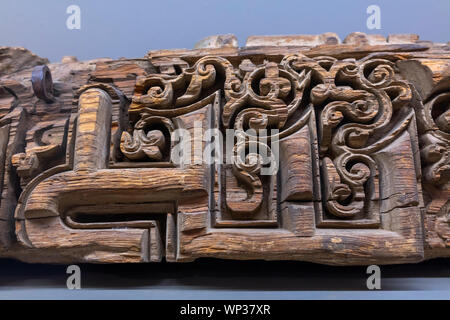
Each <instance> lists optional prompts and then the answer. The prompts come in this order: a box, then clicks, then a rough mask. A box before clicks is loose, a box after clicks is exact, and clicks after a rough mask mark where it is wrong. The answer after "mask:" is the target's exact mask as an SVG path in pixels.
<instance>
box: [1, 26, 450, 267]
mask: <svg viewBox="0 0 450 320" xmlns="http://www.w3.org/2000/svg"><path fill="white" fill-rule="evenodd" d="M355 37H356V35H355ZM355 37H353V38H355ZM364 37H365V35H363V34H358V37H357V38H355V39H357V40H358V39H359V40H358V41H355V40H354V39H353V38H352V37H349V38H348V39H347V40H346V41H347V43H346V44H342V45H341V44H340V43H339V42H340V40H339V39H338V38H337V37H335V36H331V35H328V36H327V37H323V36H320V37H319V36H316V37H313V38H308V39H309V40H308V42H307V45H302V46H299V47H294V48H291V47H283V46H282V45H281V46H280V47H273V46H267V47H266V46H265V45H264V44H265V43H266V42H267V41H269V42H270V41H278V42H279V43H281V44H283V43H284V42H283V41H281V40H282V39H281V40H280V39H278V40H277V39H275V38H276V37H275V38H274V39H275V40H274V39H272V38H270V37H269V38H261V39H259V38H255V39H253V40H252V41H255V43H256V42H258V43H260V42H261V43H262V44H261V45H260V46H250V45H249V46H247V47H245V48H242V49H239V48H237V47H235V46H227V47H226V48H225V47H224V48H222V47H220V46H219V47H211V48H210V47H205V48H203V47H199V48H196V49H195V50H191V51H190V50H173V51H170V50H168V51H155V52H151V53H149V54H148V56H147V57H146V59H121V60H117V61H116V60H102V61H93V62H89V63H86V64H83V63H78V62H76V61H75V62H70V63H69V64H70V65H71V66H70V68H74V67H75V65H79V66H78V67H77V68H78V69H76V71H73V72H70V73H69V72H67V69H65V68H69V67H68V66H64V64H63V65H58V66H53V65H49V66H38V67H36V68H35V69H34V70H32V69H31V68H29V69H27V70H26V71H21V72H23V74H22V73H20V74H18V75H13V76H12V78H11V79H10V78H8V79H3V78H0V81H1V82H0V84H1V85H2V86H1V87H0V88H1V91H0V111H1V116H2V118H0V166H1V168H2V171H1V174H2V176H1V177H0V178H2V179H1V181H2V182H1V183H2V184H0V187H1V191H2V199H1V202H0V204H1V210H2V211H1V214H2V215H1V216H0V236H1V237H0V239H2V241H3V242H0V243H1V245H0V255H3V253H2V252H6V250H7V249H6V248H8V247H11V248H14V252H15V253H13V254H12V256H14V255H16V256H17V257H18V258H19V259H22V260H26V261H40V262H63V263H66V262H102V263H104V262H158V261H161V260H163V259H166V260H168V261H177V262H183V261H192V260H194V259H197V258H201V257H213V258H225V259H267V260H280V259H281V260H282V259H292V260H303V261H312V262H318V263H326V264H338V265H360V264H374V263H375V264H383V263H408V262H418V261H422V260H423V259H424V258H429V257H435V256H448V254H449V253H450V251H449V250H448V249H449V248H448V247H449V244H450V242H449V239H450V233H449V230H450V228H449V221H450V215H449V198H450V197H449V195H450V194H449V176H450V163H449V161H450V160H449V159H450V151H449V140H450V138H449V137H450V136H449V135H450V131H449V128H450V127H449V119H450V113H449V105H450V94H449V88H450V87H449V86H448V83H449V82H448V78H445V77H442V79H439V81H437V82H436V83H433V85H430V83H426V84H424V86H423V87H419V85H420V83H421V81H422V80H421V77H422V75H419V76H417V74H414V75H413V73H412V71H411V72H405V70H406V69H408V68H407V67H406V66H408V64H407V63H406V62H407V61H414V62H413V65H414V68H417V70H420V68H421V66H422V64H426V63H427V62H426V61H423V60H420V59H423V55H424V54H425V55H430V56H432V55H433V54H434V52H435V51H433V50H441V49H440V47H439V48H437V49H436V48H434V47H433V48H431V49H430V48H429V47H426V46H424V45H423V44H419V43H417V44H416V43H415V44H411V43H409V44H401V43H389V41H387V40H383V39H380V38H376V39H375V38H370V39H371V40H370V41H369V38H367V39H368V40H367V41H362V40H361V39H366V38H364ZM293 39H294V38H293ZM305 39H306V38H302V37H300V36H299V37H298V38H295V40H296V41H306V40H305ZM311 39H313V40H314V41H312V40H311ZM327 39H328V40H327ZM329 39H332V40H333V41H332V42H333V44H328V45H327V46H325V47H326V48H324V47H323V46H321V45H319V46H317V44H316V42H321V41H325V42H327V41H329ZM349 39H350V40H349ZM352 39H353V40H352ZM391 39H395V37H391ZM408 39H409V38H408ZM360 40H361V41H360ZM375 40H376V44H375V43H372V42H373V41H375ZM410 41H417V39H416V38H414V37H410ZM278 42H277V43H278ZM327 48H328V49H327ZM427 50H428V51H427ZM418 52H419V53H420V54H422V55H420V54H419V53H418ZM438 52H440V51H438ZM414 55H417V57H418V58H417V59H419V60H412V59H414ZM144 60H145V61H144ZM72 65H73V66H72ZM70 68H69V69H70ZM411 70H413V69H411ZM414 70H416V69H414ZM436 70H437V69H436ZM439 70H440V69H439ZM433 72H434V73H435V72H436V71H433V70H431V71H430V73H431V74H432V75H434V73H433ZM439 72H440V71H439ZM419 73H420V72H419ZM24 74H26V75H28V77H31V78H30V79H31V82H29V83H28V82H26V81H21V79H22V78H23V77H24ZM427 77H428V74H427ZM429 88H432V89H429ZM423 213H425V216H424V215H423ZM6 224H7V227H5V226H6ZM14 224H15V225H14ZM5 239H7V241H6V240H5ZM424 240H425V241H424ZM424 243H425V245H424ZM2 250H3V251H2ZM11 252H12V251H11ZM8 256H11V254H10V253H8Z"/></svg>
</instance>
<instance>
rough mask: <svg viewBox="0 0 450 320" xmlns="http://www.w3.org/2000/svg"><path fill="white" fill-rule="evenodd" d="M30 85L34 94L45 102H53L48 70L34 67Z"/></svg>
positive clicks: (50, 75) (51, 83) (45, 67)
mask: <svg viewBox="0 0 450 320" xmlns="http://www.w3.org/2000/svg"><path fill="white" fill-rule="evenodd" d="M31 83H32V85H33V91H34V94H35V95H36V96H37V97H38V98H39V99H42V100H44V101H45V102H48V103H51V102H53V101H55V98H54V97H53V80H52V74H51V73H50V69H49V68H48V67H47V66H45V65H44V66H36V67H34V68H33V72H32V73H31Z"/></svg>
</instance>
